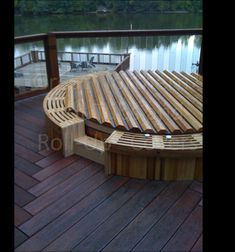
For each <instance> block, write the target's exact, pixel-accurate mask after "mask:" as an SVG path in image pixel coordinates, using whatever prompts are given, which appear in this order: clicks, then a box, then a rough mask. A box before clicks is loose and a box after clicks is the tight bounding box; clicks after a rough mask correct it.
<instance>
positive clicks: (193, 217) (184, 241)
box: [161, 207, 202, 252]
mask: <svg viewBox="0 0 235 252" xmlns="http://www.w3.org/2000/svg"><path fill="white" fill-rule="evenodd" d="M201 220H202V208H201V207H196V208H195V209H194V210H193V211H192V213H191V214H190V215H189V217H188V218H187V219H186V220H185V222H184V223H183V224H182V225H181V226H180V228H179V229H178V230H177V232H176V233H175V234H174V235H173V237H172V238H171V239H170V240H169V241H168V242H167V244H166V246H165V247H164V248H163V249H162V250H161V251H165V252H167V251H190V249H191V248H192V246H193V245H194V244H195V242H196V241H197V239H198V237H199V236H200V234H201V232H202V222H201ZM189 230H190V232H189Z"/></svg>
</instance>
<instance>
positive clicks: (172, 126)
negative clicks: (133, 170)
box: [127, 71, 181, 134]
mask: <svg viewBox="0 0 235 252" xmlns="http://www.w3.org/2000/svg"><path fill="white" fill-rule="evenodd" d="M127 74H128V75H129V77H130V78H131V80H132V81H133V83H134V85H136V88H137V89H138V91H139V92H140V93H141V95H143V97H144V98H145V99H146V100H147V101H148V102H149V104H150V105H151V107H152V108H153V109H154V110H155V112H156V113H157V114H158V115H159V117H160V119H161V120H163V122H164V123H165V124H166V126H167V127H168V128H169V130H170V132H172V133H173V134H178V133H181V130H180V128H179V127H178V126H177V124H176V123H175V122H174V121H173V120H172V119H171V118H170V116H169V115H168V114H167V113H166V111H165V110H164V109H163V108H162V106H161V105H160V103H159V102H158V101H157V100H156V99H154V98H153V96H152V95H151V93H150V92H149V90H148V89H147V88H146V87H144V85H143V83H141V82H140V81H139V80H138V79H137V77H136V76H135V75H134V74H133V73H132V72H130V71H127Z"/></svg>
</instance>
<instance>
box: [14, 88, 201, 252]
mask: <svg viewBox="0 0 235 252" xmlns="http://www.w3.org/2000/svg"><path fill="white" fill-rule="evenodd" d="M142 86H143V88H146V87H145V86H144V85H142ZM114 90H115V88H113V89H111V90H110V92H113V91H114ZM43 98H44V95H39V96H36V97H33V98H30V99H25V100H21V101H17V102H15V107H16V108H17V119H19V120H20V122H21V123H22V122H25V123H26V122H27V120H26V118H27V114H29V115H30V117H31V118H30V119H29V120H34V119H33V117H34V111H35V117H36V118H37V119H36V120H37V121H38V123H37V124H35V125H33V126H34V127H23V124H21V123H17V121H16V122H15V129H16V130H15V134H18V135H19V137H17V140H16V143H15V144H16V145H18V146H17V148H16V149H15V177H16V178H15V251H42V250H44V251H70V250H72V249H73V250H76V249H78V248H87V249H88V250H90V251H93V249H94V248H104V250H106V251H110V250H111V251H115V250H116V251H129V250H130V249H132V248H134V250H135V249H137V248H138V245H141V242H143V241H144V240H145V239H147V240H148V241H151V243H150V244H151V249H152V248H158V247H161V248H163V250H164V249H167V250H169V251H170V250H171V249H172V248H173V247H177V248H182V249H183V248H187V249H188V248H189V247H190V249H192V251H202V230H201V224H202V216H201V210H202V207H201V205H202V204H201V203H200V202H202V182H200V181H193V182H192V183H191V182H179V181H178V182H160V181H154V182H150V181H148V180H138V179H130V178H126V177H120V176H111V177H106V176H105V175H104V168H103V166H101V165H99V164H96V163H94V162H92V161H89V160H87V159H83V158H81V157H78V159H77V160H76V159H74V160H73V158H72V159H66V158H64V157H63V155H62V153H61V152H55V151H53V150H51V149H49V150H47V149H43V150H39V149H38V150H37V149H36V148H35V147H36V145H35V144H37V143H38V134H40V133H45V132H46V131H45V127H44V124H43V122H44V117H43V116H41V115H42V114H43V113H42V112H43V109H42V102H43ZM150 105H151V104H150ZM21 111H22V118H21ZM121 113H122V111H121ZM40 120H41V123H40V122H39V121H40ZM19 140H22V142H21V143H20V142H19ZM24 141H25V142H24ZM31 141H32V142H33V143H34V144H32V145H30V143H31ZM33 146H34V147H33ZM65 160H66V161H65ZM68 160H70V161H71V163H70V161H68ZM42 171H44V172H42ZM37 174H46V175H43V176H41V181H37V180H36V179H35V177H37V176H38V175H37ZM200 204H201V205H200ZM176 217H177V218H176ZM152 230H153V231H154V230H158V231H159V230H160V231H161V232H162V233H159V234H161V235H160V236H159V237H156V239H153V233H152V232H153V231H152ZM192 230H193V234H192V237H189V238H188V236H189V235H190V234H191V233H190V232H191V231H192ZM160 231H159V232H160ZM147 240H146V241H147ZM97 241H99V242H98V243H97ZM150 244H149V246H150ZM180 244H182V245H181V246H180ZM142 245H143V244H142ZM144 248H145V249H144V250H146V249H147V248H148V246H145V247H144ZM190 249H189V250H190Z"/></svg>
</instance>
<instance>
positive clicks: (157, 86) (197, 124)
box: [141, 71, 202, 132]
mask: <svg viewBox="0 0 235 252" xmlns="http://www.w3.org/2000/svg"><path fill="white" fill-rule="evenodd" d="M141 73H142V74H143V75H144V76H145V78H147V79H148V80H149V81H150V83H151V84H152V85H153V87H155V89H157V90H158V91H159V92H160V93H161V94H162V95H163V96H164V97H165V99H167V100H168V101H169V102H170V103H171V104H172V105H173V106H174V107H175V109H177V110H178V112H179V113H180V114H181V115H182V116H183V117H184V118H185V119H186V120H187V121H188V123H190V124H191V125H192V126H193V128H194V129H195V130H196V131H199V132H200V131H202V124H201V123H200V122H199V121H198V120H197V119H196V118H195V117H194V116H193V115H192V114H191V113H190V112H189V111H188V110H187V109H185V108H184V106H183V105H182V104H181V103H180V102H179V101H178V100H176V99H175V98H174V96H173V95H172V94H170V93H169V92H168V91H167V90H166V89H165V88H164V87H163V86H162V85H160V84H159V83H160V82H158V81H157V80H156V79H155V78H154V77H155V76H156V74H155V73H153V72H152V74H151V75H150V73H151V72H150V73H148V72H146V71H141ZM152 75H154V77H153V76H152ZM158 80H159V78H158Z"/></svg>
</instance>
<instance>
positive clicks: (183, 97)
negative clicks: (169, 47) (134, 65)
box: [149, 70, 202, 123]
mask: <svg viewBox="0 0 235 252" xmlns="http://www.w3.org/2000/svg"><path fill="white" fill-rule="evenodd" d="M149 72H150V74H151V75H152V76H153V77H154V78H155V79H156V80H157V81H158V82H159V83H161V85H162V86H163V87H164V88H165V89H166V90H167V91H168V92H169V93H171V94H172V95H173V96H174V97H175V98H176V99H177V100H178V101H179V102H180V103H181V104H183V105H184V107H185V108H186V109H187V110H188V111H189V112H190V113H191V114H192V115H193V116H194V117H195V118H196V119H197V120H198V121H199V122H200V123H202V113H201V111H200V110H198V109H197V108H196V106H195V105H194V104H193V98H192V99H190V102H189V100H188V99H187V97H188V98H190V96H189V95H190V94H188V95H187V94H185V93H184V95H182V94H181V92H182V89H181V90H180V91H181V92H177V91H176V90H177V88H176V87H177V86H176V85H174V87H172V82H167V80H169V78H167V77H166V76H165V75H164V74H163V73H161V72H160V71H158V70H156V72H155V73H154V72H152V71H149ZM164 77H165V78H167V80H165V79H164ZM178 91H179V90H178Z"/></svg>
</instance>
